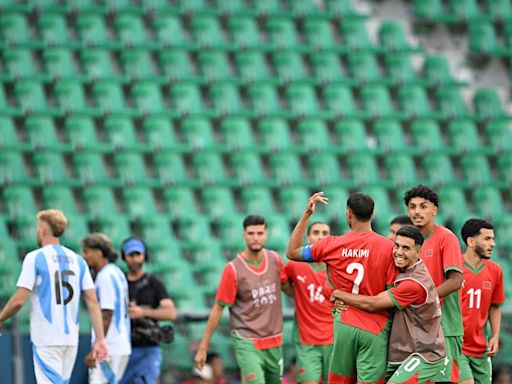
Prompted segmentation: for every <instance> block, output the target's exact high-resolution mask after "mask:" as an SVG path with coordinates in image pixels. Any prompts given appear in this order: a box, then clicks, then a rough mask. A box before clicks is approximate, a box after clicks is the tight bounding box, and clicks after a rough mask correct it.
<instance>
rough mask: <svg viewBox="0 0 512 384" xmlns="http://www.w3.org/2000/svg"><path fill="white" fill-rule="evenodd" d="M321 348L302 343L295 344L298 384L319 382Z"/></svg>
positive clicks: (320, 374)
mask: <svg viewBox="0 0 512 384" xmlns="http://www.w3.org/2000/svg"><path fill="white" fill-rule="evenodd" d="M321 347H322V346H318V345H308V344H302V343H296V344H295V352H296V355H297V365H296V372H297V382H298V383H304V384H313V383H318V382H320V378H321V377H322V360H323V356H322V352H323V351H322V350H321Z"/></svg>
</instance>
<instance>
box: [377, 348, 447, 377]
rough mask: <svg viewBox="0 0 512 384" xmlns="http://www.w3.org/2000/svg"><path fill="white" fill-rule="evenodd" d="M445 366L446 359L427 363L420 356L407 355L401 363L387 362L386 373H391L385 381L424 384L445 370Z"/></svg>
mask: <svg viewBox="0 0 512 384" xmlns="http://www.w3.org/2000/svg"><path fill="white" fill-rule="evenodd" d="M447 366H448V360H447V359H442V360H439V361H437V362H435V363H429V362H427V361H426V360H425V359H424V358H423V357H421V356H417V355H413V356H409V358H408V359H407V360H405V361H404V362H403V363H402V364H388V374H389V373H390V372H392V375H391V378H390V379H389V380H388V381H387V382H388V383H418V384H424V383H426V382H431V381H432V379H433V378H434V377H438V375H439V374H441V373H442V371H443V370H444V371H446V368H447Z"/></svg>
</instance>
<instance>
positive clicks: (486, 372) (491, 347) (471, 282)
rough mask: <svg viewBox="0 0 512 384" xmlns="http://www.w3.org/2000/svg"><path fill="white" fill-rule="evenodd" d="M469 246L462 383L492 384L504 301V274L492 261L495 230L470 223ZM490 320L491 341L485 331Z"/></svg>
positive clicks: (465, 231)
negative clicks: (492, 358) (493, 357)
mask: <svg viewBox="0 0 512 384" xmlns="http://www.w3.org/2000/svg"><path fill="white" fill-rule="evenodd" d="M460 233H461V236H462V240H463V241H464V243H465V244H466V245H467V248H466V252H464V261H463V262H462V270H463V279H464V281H463V283H462V320H463V324H464V342H463V344H462V359H461V365H460V378H459V383H463V384H473V383H491V382H492V365H491V356H495V355H496V353H497V352H498V348H499V340H500V325H501V308H500V306H501V304H503V302H504V301H505V293H504V288H503V285H504V284H503V271H502V270H501V267H500V266H499V265H498V264H497V263H495V262H493V261H492V260H490V258H491V254H492V251H493V248H494V245H495V243H494V226H493V225H492V224H491V223H490V222H488V221H487V220H482V219H469V220H468V221H466V222H465V223H464V225H463V226H462V229H461V231H460ZM487 320H489V322H490V324H491V338H490V339H489V341H488V342H487V340H486V337H485V335H484V329H485V326H486V323H487Z"/></svg>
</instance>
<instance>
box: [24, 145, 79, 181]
mask: <svg viewBox="0 0 512 384" xmlns="http://www.w3.org/2000/svg"><path fill="white" fill-rule="evenodd" d="M32 162H33V168H34V170H35V174H36V176H37V177H38V178H39V182H40V183H41V185H50V184H58V185H69V186H73V185H77V184H78V180H76V179H75V178H74V177H71V176H70V175H69V174H68V171H67V167H66V164H65V161H64V159H63V157H62V156H61V154H60V153H58V152H42V151H37V152H36V153H35V154H34V157H33V160H32Z"/></svg>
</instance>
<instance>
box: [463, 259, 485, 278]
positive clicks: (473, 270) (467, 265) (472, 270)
mask: <svg viewBox="0 0 512 384" xmlns="http://www.w3.org/2000/svg"><path fill="white" fill-rule="evenodd" d="M462 264H464V265H465V266H466V267H467V268H468V269H469V270H470V271H471V272H472V273H473V274H474V275H478V274H479V273H480V272H481V271H482V269H484V267H485V263H483V264H482V265H481V266H479V267H478V268H473V267H472V266H471V265H470V264H469V263H468V262H467V261H465V260H464V261H463V262H462Z"/></svg>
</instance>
